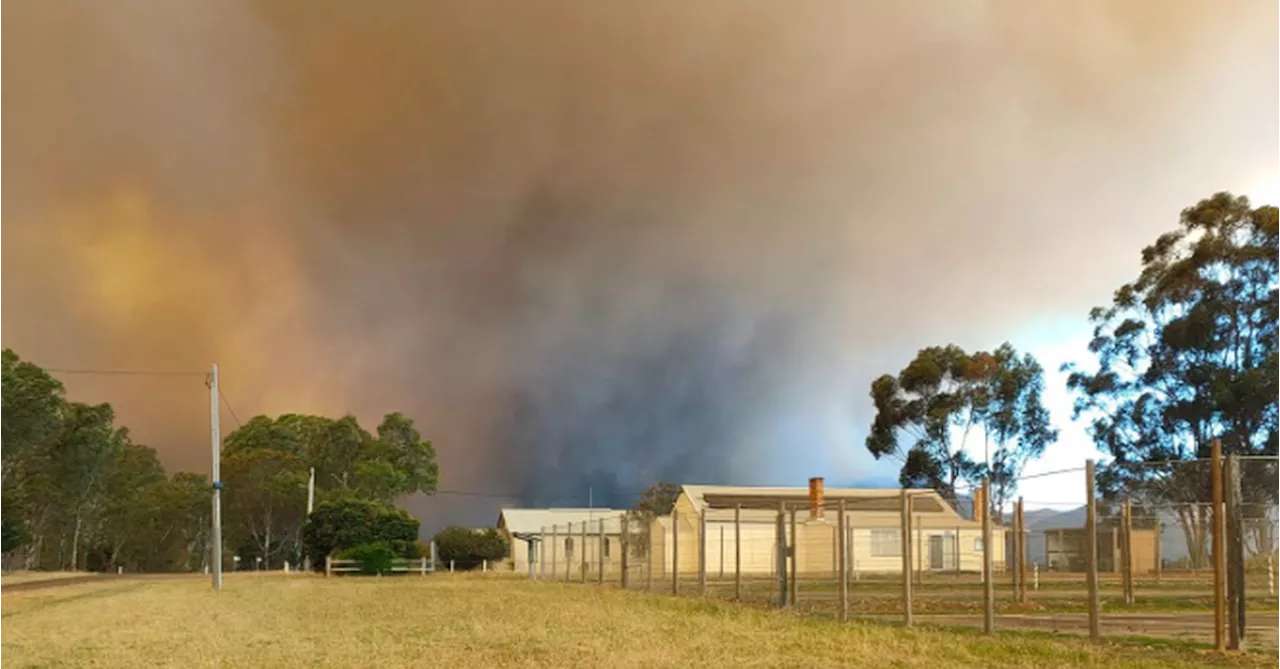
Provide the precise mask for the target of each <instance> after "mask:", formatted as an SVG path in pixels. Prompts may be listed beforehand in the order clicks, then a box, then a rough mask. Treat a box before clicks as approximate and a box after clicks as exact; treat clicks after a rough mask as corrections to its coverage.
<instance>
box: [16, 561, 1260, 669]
mask: <svg viewBox="0 0 1280 669" xmlns="http://www.w3.org/2000/svg"><path fill="white" fill-rule="evenodd" d="M2 599H3V601H2V604H0V610H2V612H0V615H2V616H3V641H2V642H0V652H2V653H3V661H4V663H5V665H4V666H6V667H37V666H38V667H52V666H58V667H90V666H93V667H104V666H106V667H140V666H147V667H156V666H160V667H213V666H219V667H255V668H260V667H301V666H322V667H422V666H459V667H462V666H468V667H558V668H563V667H609V668H610V669H622V668H625V667H645V668H650V667H690V666H696V667H707V668H714V667H768V668H770V669H776V668H778V667H833V666H847V667H876V668H878V667H889V666H892V667H904V668H910V667H921V668H924V667H928V668H930V669H936V668H939V667H965V668H969V667H1027V668H1032V667H1035V668H1037V669H1038V668H1042V667H1125V668H1130V667H1131V668H1135V669H1136V668H1139V667H1150V668H1151V669H1155V668H1157V667H1161V668H1174V669H1177V668H1180V667H1200V666H1220V667H1263V666H1274V665H1275V657H1274V656H1272V657H1268V656H1265V655H1261V654H1251V655H1235V656H1225V657H1223V656H1218V655H1215V654H1213V653H1211V652H1207V651H1202V650H1196V649H1190V648H1186V647H1175V646H1171V645H1167V644H1152V645H1142V644H1138V643H1133V642H1123V643H1107V644H1103V645H1096V646H1095V645H1091V644H1089V643H1087V642H1086V641H1083V640H1079V639H1074V638H1059V637H1049V636H1033V635H1026V634H1001V635H997V636H995V637H991V638H985V637H982V636H980V635H976V634H971V633H964V632H951V631H942V630H922V629H917V630H903V629H900V628H895V627H892V626H889V625H881V624H875V623H848V624H844V625H841V624H839V623H836V622H834V621H830V620H823V619H814V618H808V617H798V616H795V615H792V614H788V613H784V612H777V611H772V610H769V609H766V608H763V607H755V606H743V605H735V604H732V603H728V602H720V601H713V600H701V599H698V598H692V597H690V598H679V599H677V598H672V597H670V596H665V595H660V594H647V593H640V592H621V591H619V590H616V589H612V588H598V587H594V586H581V585H563V584H549V583H529V582H527V581H523V580H519V579H515V578H501V577H494V576H490V577H487V578H486V577H482V576H463V575H458V576H449V575H439V576H433V577H426V578H422V577H412V576H411V577H398V578H358V577H351V578H333V579H324V578H322V577H311V576H296V575H295V576H284V575H238V574H237V575H229V576H228V577H227V580H226V587H225V589H224V590H223V592H221V593H214V592H212V591H211V589H210V588H209V586H208V581H207V580H206V579H204V578H200V577H193V578H180V579H146V578H140V579H129V578H123V579H112V580H110V581H102V582H94V583H83V584H76V585H68V586H63V587H58V588H50V589H47V590H31V591H25V592H22V591H20V592H14V593H11V594H5V595H4V596H3V598H2Z"/></svg>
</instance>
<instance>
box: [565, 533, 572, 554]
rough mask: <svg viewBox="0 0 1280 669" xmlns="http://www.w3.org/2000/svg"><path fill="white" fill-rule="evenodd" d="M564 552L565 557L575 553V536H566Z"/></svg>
mask: <svg viewBox="0 0 1280 669" xmlns="http://www.w3.org/2000/svg"><path fill="white" fill-rule="evenodd" d="M564 554H565V557H569V556H571V555H573V537H565V538H564Z"/></svg>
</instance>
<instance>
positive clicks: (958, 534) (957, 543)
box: [954, 527, 960, 581]
mask: <svg viewBox="0 0 1280 669" xmlns="http://www.w3.org/2000/svg"><path fill="white" fill-rule="evenodd" d="M955 539H956V540H955V542H954V543H955V553H956V580H957V581H958V580H960V528H959V527H956V537H955Z"/></svg>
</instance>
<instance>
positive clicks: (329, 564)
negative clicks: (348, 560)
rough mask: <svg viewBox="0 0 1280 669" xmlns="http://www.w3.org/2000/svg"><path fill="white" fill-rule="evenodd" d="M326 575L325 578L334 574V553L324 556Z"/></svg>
mask: <svg viewBox="0 0 1280 669" xmlns="http://www.w3.org/2000/svg"><path fill="white" fill-rule="evenodd" d="M324 576H325V578H328V577H330V576H333V556H332V555H326V556H324Z"/></svg>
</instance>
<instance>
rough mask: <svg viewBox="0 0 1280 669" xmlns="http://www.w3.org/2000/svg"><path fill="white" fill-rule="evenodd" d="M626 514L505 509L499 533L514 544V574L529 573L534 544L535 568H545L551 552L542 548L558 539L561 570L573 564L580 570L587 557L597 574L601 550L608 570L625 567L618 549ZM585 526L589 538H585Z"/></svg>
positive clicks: (566, 509) (586, 510)
mask: <svg viewBox="0 0 1280 669" xmlns="http://www.w3.org/2000/svg"><path fill="white" fill-rule="evenodd" d="M623 513H625V512H624V511H620V510H617V509H581V508H572V509H570V508H563V509H556V508H552V509H502V510H501V512H500V513H499V514H498V531H500V532H502V534H503V536H505V537H506V538H507V540H508V541H509V542H510V546H511V549H510V551H509V552H508V554H507V555H508V558H509V559H510V563H511V568H512V569H513V570H514V571H517V572H525V571H527V570H528V569H529V543H530V541H532V542H534V553H535V555H534V566H535V567H540V566H541V565H540V564H538V561H539V560H544V559H545V560H550V559H551V557H550V556H551V554H550V552H549V551H550V549H549V548H548V546H547V545H540V544H542V542H550V541H551V540H552V537H553V536H554V538H555V542H556V550H555V553H556V558H557V563H558V566H561V567H564V566H568V565H569V564H570V562H569V561H572V564H573V565H574V567H575V568H576V569H580V568H581V564H582V561H583V560H582V558H583V557H585V558H586V569H587V571H588V572H589V573H595V571H596V570H597V569H598V565H599V558H600V551H601V550H603V551H604V559H605V569H606V570H608V569H609V568H610V567H611V566H612V567H616V566H617V565H619V564H620V563H621V554H620V553H619V551H618V550H617V547H618V546H619V545H620V544H619V535H620V534H621V531H622V523H621V521H620V520H619V518H620V517H621V516H622V514H623ZM584 523H585V525H586V530H587V535H586V537H583V534H582V532H583V525H584ZM601 523H603V524H604V533H605V538H604V541H603V542H601V541H600V526H601ZM584 551H585V555H584ZM574 573H575V574H577V573H578V572H577V571H575V572H574Z"/></svg>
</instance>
